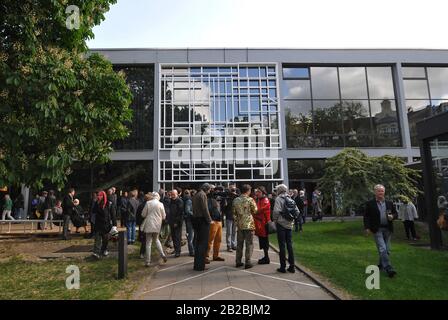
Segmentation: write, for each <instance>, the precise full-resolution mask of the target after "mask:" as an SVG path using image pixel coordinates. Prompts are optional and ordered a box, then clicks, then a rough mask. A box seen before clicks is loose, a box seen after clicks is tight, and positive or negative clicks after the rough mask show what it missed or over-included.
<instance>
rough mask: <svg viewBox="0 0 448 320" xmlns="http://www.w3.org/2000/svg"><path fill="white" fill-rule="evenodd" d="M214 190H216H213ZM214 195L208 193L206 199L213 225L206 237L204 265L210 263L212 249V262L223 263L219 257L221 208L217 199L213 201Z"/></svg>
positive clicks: (222, 259)
mask: <svg viewBox="0 0 448 320" xmlns="http://www.w3.org/2000/svg"><path fill="white" fill-rule="evenodd" d="M215 190H216V189H215ZM215 195H216V194H215V193H214V192H213V194H212V193H209V197H208V202H207V203H208V211H209V212H210V217H211V218H212V220H213V224H211V225H210V234H209V237H208V248H207V254H206V258H205V263H210V260H209V255H210V251H211V250H212V247H213V261H224V258H222V257H220V256H219V248H220V247H221V240H222V223H221V221H222V215H221V206H220V204H219V202H218V200H217V199H215Z"/></svg>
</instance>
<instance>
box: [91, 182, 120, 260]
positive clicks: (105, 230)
mask: <svg viewBox="0 0 448 320" xmlns="http://www.w3.org/2000/svg"><path fill="white" fill-rule="evenodd" d="M92 211H93V213H94V214H95V244H94V246H93V256H94V257H95V258H97V259H98V258H100V256H101V255H102V256H107V255H108V254H109V252H108V251H107V244H108V242H109V231H110V230H111V229H112V226H114V227H116V226H117V221H116V218H115V212H114V211H113V210H111V205H110V203H109V202H108V201H107V196H106V193H105V192H104V191H99V192H98V197H97V201H96V202H95V204H94V207H93V210H92Z"/></svg>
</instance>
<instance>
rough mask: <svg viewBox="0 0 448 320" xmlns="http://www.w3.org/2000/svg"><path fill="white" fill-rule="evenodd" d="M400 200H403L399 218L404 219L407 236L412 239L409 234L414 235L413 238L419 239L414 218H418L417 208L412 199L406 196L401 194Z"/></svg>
mask: <svg viewBox="0 0 448 320" xmlns="http://www.w3.org/2000/svg"><path fill="white" fill-rule="evenodd" d="M400 200H401V201H402V202H403V203H402V204H401V205H400V210H399V211H398V218H399V219H400V220H402V221H403V224H404V229H405V231H406V237H407V238H408V240H410V237H409V235H412V240H414V241H415V240H417V239H418V238H417V234H416V233H415V226H414V220H415V219H418V214H417V209H416V208H415V206H414V204H413V203H412V202H411V200H410V199H409V198H408V197H406V196H401V197H400Z"/></svg>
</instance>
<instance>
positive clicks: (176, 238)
mask: <svg viewBox="0 0 448 320" xmlns="http://www.w3.org/2000/svg"><path fill="white" fill-rule="evenodd" d="M169 207H170V215H169V217H168V223H169V224H170V229H171V238H172V239H173V246H174V253H175V255H174V256H175V257H176V258H177V257H179V256H180V250H181V246H182V243H181V240H182V221H183V218H184V202H183V201H182V199H181V198H179V194H178V193H177V190H176V189H173V190H172V191H171V201H170V205H169Z"/></svg>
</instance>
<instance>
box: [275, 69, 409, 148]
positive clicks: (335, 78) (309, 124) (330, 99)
mask: <svg viewBox="0 0 448 320" xmlns="http://www.w3.org/2000/svg"><path fill="white" fill-rule="evenodd" d="M282 89H283V90H282V94H283V106H284V108H285V117H286V119H285V120H286V121H285V122H286V135H287V146H288V148H292V149H300V148H313V147H314V148H315V147H318V148H336V147H397V146H401V135H400V126H399V122H398V114H397V108H396V101H395V93H394V85H393V77H392V68H391V67H376V66H375V67H374V66H372V67H364V66H360V67H352V66H349V67H348V66H347V67H333V66H326V67H321V66H319V67H317V66H316V67H313V66H311V67H304V66H293V65H284V66H283V88H282Z"/></svg>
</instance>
